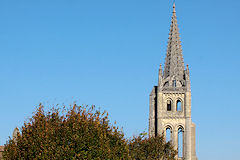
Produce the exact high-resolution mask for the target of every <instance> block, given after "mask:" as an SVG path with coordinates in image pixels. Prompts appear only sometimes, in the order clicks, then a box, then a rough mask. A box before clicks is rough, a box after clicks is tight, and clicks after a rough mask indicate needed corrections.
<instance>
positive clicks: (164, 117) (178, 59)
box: [149, 4, 197, 160]
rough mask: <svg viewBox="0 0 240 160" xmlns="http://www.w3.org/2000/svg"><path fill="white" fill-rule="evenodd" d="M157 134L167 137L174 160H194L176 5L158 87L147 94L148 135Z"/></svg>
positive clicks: (186, 72) (187, 83)
mask: <svg viewBox="0 0 240 160" xmlns="http://www.w3.org/2000/svg"><path fill="white" fill-rule="evenodd" d="M159 134H164V135H165V136H166V139H167V136H169V139H170V140H171V142H172V144H173V145H174V147H175V149H176V150H178V152H179V154H178V158H177V159H182V160H183V159H184V160H197V157H196V149H195V124H194V123H193V122H192V118H191V87H190V77H189V68H188V66H186V68H185V66H184V62H183V55H182V46H181V41H180V36H179V29H178V25H177V17H176V11H175V4H173V15H172V22H171V28H170V33H169V40H168V48H167V54H166V59H165V65H164V71H163V70H162V66H161V65H160V68H159V75H158V86H154V87H153V90H152V92H151V94H150V107H149V136H150V137H151V136H156V135H159ZM180 136H181V137H180ZM180 141H181V142H180ZM180 143H181V144H180ZM180 153H181V155H180Z"/></svg>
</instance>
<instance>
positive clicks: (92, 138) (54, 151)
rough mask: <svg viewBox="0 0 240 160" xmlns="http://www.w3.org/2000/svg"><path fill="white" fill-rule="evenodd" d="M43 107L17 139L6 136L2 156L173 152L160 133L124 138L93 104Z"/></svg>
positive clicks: (107, 158) (165, 156)
mask: <svg viewBox="0 0 240 160" xmlns="http://www.w3.org/2000/svg"><path fill="white" fill-rule="evenodd" d="M43 108H44V107H43V106H42V105H40V106H39V107H38V109H37V110H36V112H35V113H33V116H32V118H30V119H29V121H28V122H25V123H24V125H23V126H22V128H21V134H20V133H18V135H17V136H16V139H11V138H10V139H9V141H8V142H7V144H6V145H5V148H4V152H3V157H4V159H7V160H16V159H23V160H24V159H47V160H49V159H51V160H54V159H87V160H90V159H91V160H92V159H96V160H121V159H124V160H128V159H129V160H130V159H133V160H145V159H148V160H152V159H162V160H173V159H174V157H175V155H176V151H174V150H173V147H172V145H171V144H170V143H165V140H164V138H163V137H162V136H158V137H153V138H146V135H147V134H146V133H143V134H140V135H139V136H138V137H134V138H133V139H131V140H126V139H125V138H124V134H123V133H122V132H121V131H119V129H118V127H115V126H113V125H111V124H110V122H109V118H108V114H107V113H106V112H103V113H101V112H100V111H99V110H96V109H95V108H94V107H82V106H78V105H76V104H75V105H74V106H73V107H70V109H68V110H65V109H63V110H61V109H54V108H53V109H52V110H51V111H48V112H46V111H44V109H43ZM60 111H61V112H60Z"/></svg>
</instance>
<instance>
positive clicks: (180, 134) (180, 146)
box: [178, 127, 183, 158]
mask: <svg viewBox="0 0 240 160" xmlns="http://www.w3.org/2000/svg"><path fill="white" fill-rule="evenodd" d="M178 157H179V158H182V157H183V128H182V127H181V128H179V129H178Z"/></svg>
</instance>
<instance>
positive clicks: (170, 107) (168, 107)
mask: <svg viewBox="0 0 240 160" xmlns="http://www.w3.org/2000/svg"><path fill="white" fill-rule="evenodd" d="M171 110H172V102H171V100H167V111H171Z"/></svg>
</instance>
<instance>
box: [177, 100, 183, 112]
mask: <svg viewBox="0 0 240 160" xmlns="http://www.w3.org/2000/svg"><path fill="white" fill-rule="evenodd" d="M177 111H182V102H181V101H180V100H177Z"/></svg>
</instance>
